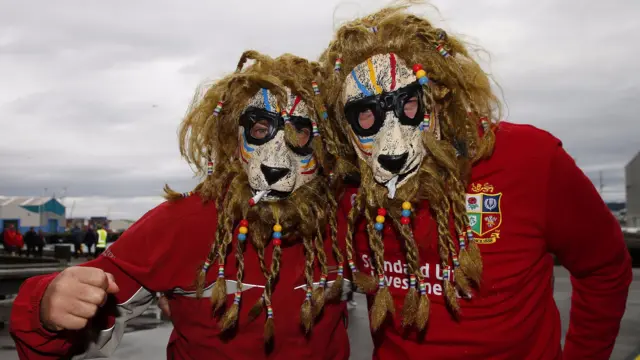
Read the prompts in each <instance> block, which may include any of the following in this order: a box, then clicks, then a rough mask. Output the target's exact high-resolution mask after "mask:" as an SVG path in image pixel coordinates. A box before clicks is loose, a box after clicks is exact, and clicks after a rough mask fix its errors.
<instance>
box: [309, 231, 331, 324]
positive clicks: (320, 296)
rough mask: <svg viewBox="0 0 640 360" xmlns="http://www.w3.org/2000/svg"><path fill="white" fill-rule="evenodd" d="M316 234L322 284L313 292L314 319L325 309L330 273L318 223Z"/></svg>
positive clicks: (315, 243)
mask: <svg viewBox="0 0 640 360" xmlns="http://www.w3.org/2000/svg"><path fill="white" fill-rule="evenodd" d="M316 232H317V234H316V236H315V241H314V245H315V250H316V257H317V258H318V265H320V282H319V285H318V288H317V289H315V290H314V291H313V296H312V298H311V299H312V303H313V317H314V318H316V317H317V316H318V315H320V313H321V312H322V308H323V307H324V302H325V289H326V287H327V276H328V275H329V271H328V270H327V255H326V254H325V252H324V236H323V232H322V229H321V228H320V224H319V222H318V221H316ZM312 265H313V264H312Z"/></svg>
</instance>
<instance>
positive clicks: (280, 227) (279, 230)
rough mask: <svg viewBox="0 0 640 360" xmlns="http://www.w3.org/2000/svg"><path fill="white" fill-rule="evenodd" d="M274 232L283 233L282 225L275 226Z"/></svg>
mask: <svg viewBox="0 0 640 360" xmlns="http://www.w3.org/2000/svg"><path fill="white" fill-rule="evenodd" d="M273 231H275V232H281V231H282V226H280V224H275V225H273Z"/></svg>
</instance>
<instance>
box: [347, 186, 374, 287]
mask: <svg viewBox="0 0 640 360" xmlns="http://www.w3.org/2000/svg"><path fill="white" fill-rule="evenodd" d="M364 197H365V195H364V190H363V189H362V188H361V189H359V190H358V193H357V195H356V198H355V201H354V203H353V206H352V207H351V210H349V215H348V217H347V238H346V248H347V262H348V263H349V269H350V270H351V276H352V278H353V283H354V284H355V285H356V287H357V288H358V289H360V290H362V291H364V292H366V293H369V292H372V291H374V290H375V289H376V288H377V284H376V280H375V279H374V278H373V277H371V276H369V275H368V274H365V273H363V272H361V271H358V268H357V267H356V264H355V262H354V259H353V233H354V227H355V222H356V219H357V218H358V215H360V212H362V210H363V208H364V204H363V203H364Z"/></svg>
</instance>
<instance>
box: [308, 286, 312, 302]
mask: <svg viewBox="0 0 640 360" xmlns="http://www.w3.org/2000/svg"><path fill="white" fill-rule="evenodd" d="M312 295H313V290H311V289H310V288H307V300H311V296H312Z"/></svg>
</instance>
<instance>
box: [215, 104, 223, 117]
mask: <svg viewBox="0 0 640 360" xmlns="http://www.w3.org/2000/svg"><path fill="white" fill-rule="evenodd" d="M222 105H224V101H218V105H216V108H215V109H213V116H218V115H219V114H220V112H221V111H222Z"/></svg>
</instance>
